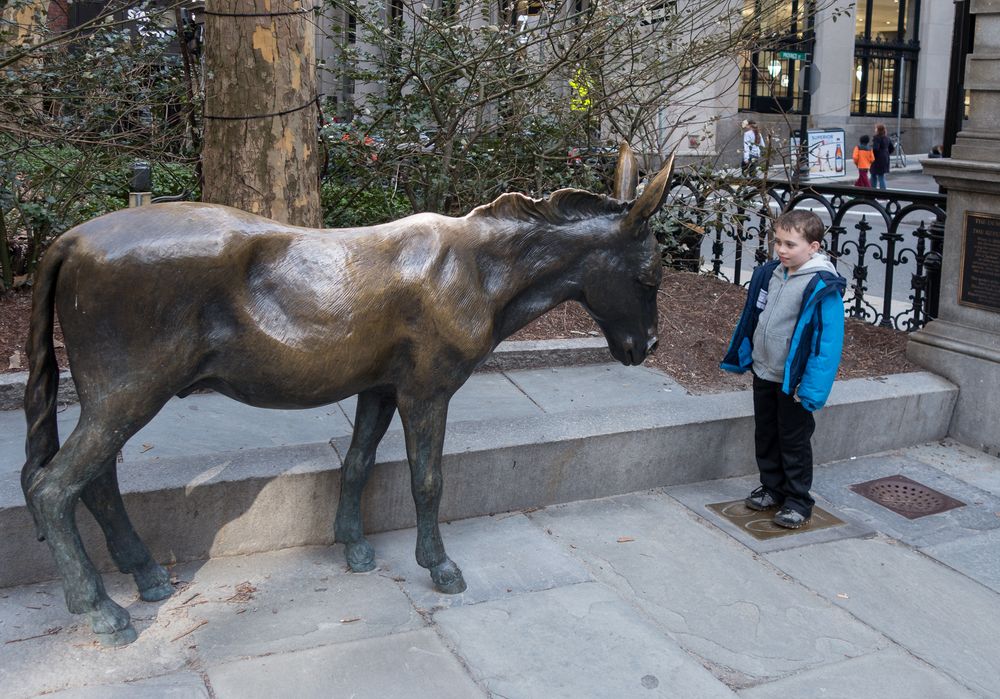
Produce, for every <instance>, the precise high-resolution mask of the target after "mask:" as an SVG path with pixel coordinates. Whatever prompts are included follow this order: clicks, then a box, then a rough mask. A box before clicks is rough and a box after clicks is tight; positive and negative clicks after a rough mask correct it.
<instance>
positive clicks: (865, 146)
mask: <svg viewBox="0 0 1000 699" xmlns="http://www.w3.org/2000/svg"><path fill="white" fill-rule="evenodd" d="M871 149H872V144H870V143H863V144H862V143H859V144H858V150H871Z"/></svg>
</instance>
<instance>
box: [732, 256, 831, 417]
mask: <svg viewBox="0 0 1000 699" xmlns="http://www.w3.org/2000/svg"><path fill="white" fill-rule="evenodd" d="M779 264H781V262H780V261H779V260H772V261H771V262H768V263H766V264H764V265H761V266H760V267H758V268H757V269H755V270H754V273H753V276H752V277H751V278H750V288H749V289H748V293H747V302H746V305H745V306H744V307H743V314H742V315H741V316H740V320H739V323H737V324H736V330H735V331H733V338H732V340H731V341H730V342H729V349H728V351H727V352H726V356H725V358H724V359H723V360H722V364H720V366H721V367H722V368H723V369H725V370H726V371H732V372H735V373H737V374H742V373H744V372H745V371H747V370H748V369H751V368H752V367H753V334H754V331H755V330H756V329H757V319H758V318H759V317H760V313H761V310H763V309H762V308H758V307H757V304H756V299H758V298H760V294H761V292H762V291H767V288H768V286H769V285H770V283H771V276H772V274H773V273H774V270H775V268H776V267H777V266H778V265H779ZM846 287H847V281H846V280H845V279H844V278H843V277H842V276H840V275H839V274H833V273H831V272H825V271H817V272H816V273H815V274H813V278H812V279H811V280H810V281H809V283H808V284H807V285H806V288H805V290H804V291H803V293H802V308H801V310H800V311H799V316H798V319H797V320H796V321H795V330H794V332H793V334H792V340H791V345H790V346H789V348H788V359H787V360H785V378H784V381H783V383H782V385H781V390H782V391H784V392H785V393H786V394H788V395H790V396H794V395H798V397H799V400H800V401H801V402H802V405H803V407H804V408H805V409H806V410H808V411H810V412H814V411H816V410H819V409H820V408H822V407H823V405H824V404H825V403H826V399H827V398H828V397H829V395H830V389H831V388H833V380H834V378H836V376H837V367H838V366H839V365H840V353H841V350H842V349H843V346H844V301H843V296H844V290H845V289H846Z"/></svg>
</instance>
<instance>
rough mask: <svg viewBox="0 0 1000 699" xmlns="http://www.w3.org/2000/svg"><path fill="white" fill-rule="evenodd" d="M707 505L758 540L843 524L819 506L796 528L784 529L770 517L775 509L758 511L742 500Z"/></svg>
mask: <svg viewBox="0 0 1000 699" xmlns="http://www.w3.org/2000/svg"><path fill="white" fill-rule="evenodd" d="M707 507H708V509H710V510H712V511H713V512H715V513H717V514H719V515H721V516H722V517H725V518H726V519H728V520H729V521H730V522H732V523H733V524H735V525H736V526H737V527H739V528H740V529H742V530H743V531H745V532H746V533H747V534H749V535H750V536H752V537H753V538H755V539H760V540H764V539H774V538H777V537H779V536H788V535H789V534H805V533H806V532H814V531H816V530H818V529H827V528H829V527H838V526H840V525H841V524H844V521H843V520H841V519H838V518H837V517H835V516H833V515H832V514H830V513H829V512H827V511H826V510H824V509H823V508H821V507H813V514H812V517H811V518H810V519H809V521H808V522H807V523H805V524H804V525H802V526H801V527H799V528H798V529H785V528H784V527H779V526H778V525H777V524H775V523H774V522H772V521H771V518H772V517H774V513H775V512H777V510H766V511H765V512H758V511H756V510H751V509H750V508H749V507H747V506H746V505H744V504H743V501H742V500H733V501H731V502H717V503H714V504H711V505H707Z"/></svg>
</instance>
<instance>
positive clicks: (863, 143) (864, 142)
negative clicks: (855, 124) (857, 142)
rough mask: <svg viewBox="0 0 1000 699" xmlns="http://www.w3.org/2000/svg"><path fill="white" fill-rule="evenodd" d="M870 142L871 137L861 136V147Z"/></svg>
mask: <svg viewBox="0 0 1000 699" xmlns="http://www.w3.org/2000/svg"><path fill="white" fill-rule="evenodd" d="M870 140H872V139H871V136H869V135H868V134H862V136H861V145H866V144H867V143H868V141H870Z"/></svg>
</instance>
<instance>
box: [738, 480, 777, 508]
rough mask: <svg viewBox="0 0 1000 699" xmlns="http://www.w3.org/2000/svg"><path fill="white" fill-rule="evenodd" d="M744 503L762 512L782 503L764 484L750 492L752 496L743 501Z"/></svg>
mask: <svg viewBox="0 0 1000 699" xmlns="http://www.w3.org/2000/svg"><path fill="white" fill-rule="evenodd" d="M743 504H744V505H746V506H747V507H749V508H750V509H751V510H757V512H762V511H763V510H770V509H773V508H775V507H777V506H778V505H780V504H781V503H780V502H779V501H778V500H777V499H775V497H774V496H773V495H771V491H769V490H768V489H767V488H765V487H764V486H760V487H759V488H757V489H756V490H755V491H753V492H752V493H750V496H749V497H748V498H747V499H746V500H744V501H743Z"/></svg>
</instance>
